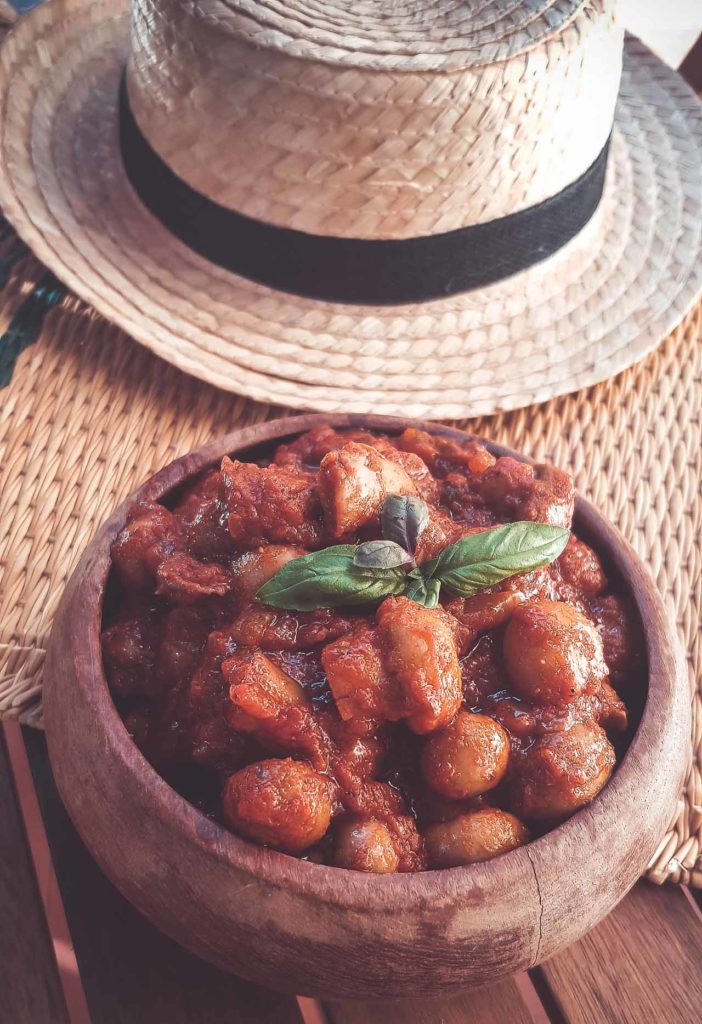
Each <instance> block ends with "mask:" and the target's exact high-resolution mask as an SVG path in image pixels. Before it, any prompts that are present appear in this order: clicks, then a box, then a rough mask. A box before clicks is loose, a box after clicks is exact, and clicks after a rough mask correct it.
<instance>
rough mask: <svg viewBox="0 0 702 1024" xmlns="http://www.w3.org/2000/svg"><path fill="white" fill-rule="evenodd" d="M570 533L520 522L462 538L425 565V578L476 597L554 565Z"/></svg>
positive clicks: (555, 528) (458, 593)
mask: <svg viewBox="0 0 702 1024" xmlns="http://www.w3.org/2000/svg"><path fill="white" fill-rule="evenodd" d="M569 537H570V530H566V529H564V528H563V527H562V526H550V525H548V524H547V523H531V522H518V523H507V524H505V525H504V526H496V527H494V529H492V530H482V531H481V532H480V533H471V534H468V536H467V537H461V539H460V540H459V541H456V543H455V544H451V545H450V546H449V547H447V548H444V550H443V551H442V552H441V554H440V555H439V556H438V557H437V558H434V559H432V561H431V562H425V564H424V565H423V566H422V568H421V572H422V574H423V575H424V577H425V578H426V579H427V580H428V581H429V580H439V581H440V582H441V583H442V584H443V585H444V586H445V587H447V588H448V589H449V590H450V591H451V592H452V593H454V594H457V595H458V596H459V597H474V596H475V594H479V593H480V591H481V590H487V588H488V587H494V586H495V584H497V583H502V581H503V580H506V579H509V578H510V576H518V575H520V574H521V573H524V572H531V571H532V570H533V569H542V568H543V567H544V566H545V565H549V564H550V563H551V562H553V561H554V560H555V559H556V558H558V556H559V555H560V554H561V552H562V551H563V548H564V547H565V546H566V544H567V543H568V538H569Z"/></svg>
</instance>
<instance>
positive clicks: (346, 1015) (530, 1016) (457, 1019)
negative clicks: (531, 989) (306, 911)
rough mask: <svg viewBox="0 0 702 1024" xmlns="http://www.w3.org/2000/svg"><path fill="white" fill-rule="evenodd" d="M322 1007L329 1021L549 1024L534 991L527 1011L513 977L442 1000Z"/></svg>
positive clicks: (333, 1023) (351, 1002)
mask: <svg viewBox="0 0 702 1024" xmlns="http://www.w3.org/2000/svg"><path fill="white" fill-rule="evenodd" d="M522 977H523V978H524V979H526V975H523V976H522ZM526 985H527V986H529V985H530V982H529V981H528V979H526ZM325 1010H326V1013H327V1018H328V1020H329V1024H467V1022H468V1021H470V1022H471V1024H496V1022H500V1024H501V1022H505V1024H506V1022H509V1024H548V1018H547V1017H546V1015H545V1013H544V1012H543V1009H542V1007H541V1004H540V1003H539V1001H538V997H537V996H536V994H535V993H534V997H533V1000H532V1001H531V1012H530V1008H529V1006H528V1005H527V1002H526V1001H525V999H524V998H523V997H522V994H521V992H520V986H519V985H518V984H517V982H516V981H513V980H509V981H503V982H500V983H499V984H497V985H491V986H490V987H489V988H485V989H477V990H476V991H475V992H471V993H469V994H466V995H457V996H449V997H447V998H445V999H425V1000H422V999H399V1000H395V1001H393V1002H384V1001H381V1002H372V1003H371V1002H363V1001H358V1000H348V1001H346V1002H335V1003H326V1004H325Z"/></svg>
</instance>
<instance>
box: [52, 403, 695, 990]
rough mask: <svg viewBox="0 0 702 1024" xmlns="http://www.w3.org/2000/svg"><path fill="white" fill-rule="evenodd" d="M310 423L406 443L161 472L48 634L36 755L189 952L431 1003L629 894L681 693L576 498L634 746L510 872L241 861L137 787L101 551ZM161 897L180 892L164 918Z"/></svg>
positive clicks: (676, 737) (111, 865) (253, 430)
mask: <svg viewBox="0 0 702 1024" xmlns="http://www.w3.org/2000/svg"><path fill="white" fill-rule="evenodd" d="M322 423H333V424H335V425H337V426H365V427H370V428H371V429H384V430H390V431H392V430H402V429H404V427H406V426H408V425H410V424H413V425H416V424H414V423H413V421H409V420H403V419H397V418H396V419H383V418H379V417H360V416H342V415H338V416H313V415H307V416H299V417H294V418H290V419H287V420H278V421H275V422H272V423H271V422H269V423H265V424H259V425H257V426H253V427H248V428H245V429H244V430H241V431H237V432H235V433H234V434H230V435H229V436H227V437H224V438H220V439H218V440H217V441H215V442H212V443H211V444H210V445H207V446H206V447H205V448H203V449H199V450H198V451H196V452H191V453H190V454H188V455H186V456H184V457H183V458H182V459H179V460H177V461H176V462H174V463H171V465H170V466H168V467H166V468H165V469H163V470H162V471H161V472H159V473H157V474H156V475H155V476H154V477H152V478H151V479H150V480H149V481H147V483H146V484H145V485H144V486H143V487H142V488H140V489H139V490H138V491H137V492H135V494H133V495H132V496H131V497H130V498H129V499H127V502H126V503H125V504H123V505H122V506H121V507H120V508H119V509H118V510H117V511H116V512H115V514H114V515H113V516H112V517H111V518H110V519H109V520H108V522H107V523H106V524H105V525H104V527H103V528H102V530H101V531H100V532H99V533H98V535H97V537H96V538H95V540H94V541H93V543H92V544H91V545H90V546H89V547H88V549H87V550H86V553H85V555H84V557H83V559H82V560H81V562H80V563H79V565H78V568H77V569H76V572H75V573H74V575H73V577H72V578H71V581H70V583H69V585H68V587H67V589H66V592H65V594H64V597H63V599H62V602H61V606H60V608H59V611H58V615H57V618H56V620H55V625H54V630H53V634H52V642H51V645H50V650H49V655H48V658H47V662H46V671H45V713H46V728H47V736H48V741H49V751H50V754H51V759H52V764H53V768H54V772H55V775H56V780H57V784H58V787H59V790H60V792H61V795H62V797H63V800H64V802H65V803H66V805H67V807H68V808H69V811H70V813H71V816H72V817H73V820H74V822H75V823H76V825H77V827H78V829H79V831H80V833H81V835H82V837H83V839H84V840H85V842H86V844H87V845H88V847H89V849H90V850H91V852H92V853H93V855H94V856H95V857H96V859H97V860H98V862H99V863H100V864H101V865H102V867H103V868H104V870H105V871H106V873H107V874H108V875H109V877H110V878H111V879H112V880H113V881H114V882H115V884H116V885H117V886H118V887H119V888H120V889H121V891H122V892H123V893H125V895H126V896H127V897H128V899H130V900H131V901H132V902H133V903H134V904H135V905H136V906H137V907H139V908H140V909H141V910H142V911H143V913H145V914H146V915H147V916H149V917H150V918H151V919H152V920H153V921H154V922H155V923H157V924H158V926H159V927H160V928H162V929H163V930H164V931H165V932H166V933H167V934H169V935H171V936H172V937H174V938H175V939H177V940H178V941H179V942H181V943H182V944H184V945H185V946H186V947H187V948H189V949H191V950H192V951H194V952H196V953H198V954H199V955H201V956H203V957H206V958H207V959H209V960H211V961H212V962H213V963H215V964H217V965H218V966H220V967H224V968H226V969H229V970H232V971H235V972H237V973H240V974H242V975H244V976H246V977H249V978H251V979H252V980H254V981H257V982H260V983H263V984H267V985H272V986H275V987H279V988H281V989H286V990H288V991H292V992H298V993H300V992H301V993H303V994H305V995H314V996H318V997H329V998H343V997H363V998H368V997H375V996H383V997H389V996H394V997H403V996H409V995H412V996H414V997H419V996H431V995H439V994H441V995H446V994H449V993H450V992H452V991H459V990H461V989H465V988H466V987H468V986H471V985H479V984H485V983H486V982H492V981H495V980H497V979H499V978H502V977H506V976H507V975H509V974H511V973H512V972H514V971H515V970H524V969H526V968H528V967H531V966H533V965H534V964H535V963H539V962H540V961H541V960H542V959H543V958H544V957H546V956H548V955H550V954H552V953H554V952H556V951H557V950H558V949H559V948H561V947H562V946H564V945H566V944H567V943H568V942H569V941H572V940H573V939H575V938H577V937H579V936H580V935H582V934H583V933H584V932H585V931H586V930H587V928H588V927H591V926H592V925H594V924H595V923H597V921H598V920H600V918H601V917H602V916H603V915H604V914H605V913H607V912H608V911H609V910H610V909H611V908H612V907H613V906H614V905H615V904H616V903H617V901H618V900H619V899H621V897H622V896H623V895H624V893H625V892H626V891H627V890H628V889H629V888H630V887H631V886H632V885H633V884H634V882H635V880H636V878H637V877H638V875H640V873H641V872H642V871H643V869H644V868H645V866H646V863H647V860H648V858H649V857H650V856H651V854H652V853H653V851H654V849H655V847H656V844H657V842H658V839H659V836H660V834H661V833H662V832H663V830H664V828H665V826H666V824H667V821H668V818H669V812H670V807H671V806H672V805H673V803H674V801H675V798H676V796H677V795H678V793H679V791H680V786H681V784H682V778H683V773H684V768H685V762H686V750H685V742H686V738H687V736H688V735H689V714H690V708H689V696H688V688H687V680H686V678H685V675H684V669H683V668H682V666H681V660H680V656H679V651H678V650H677V647H676V645H675V644H674V643H673V642H672V639H671V636H670V628H669V625H668V621H667V619H666V616H665V613H664V611H663V605H662V601H661V599H660V596H659V595H658V593H657V591H656V590H655V587H654V586H653V584H652V581H651V578H650V576H649V574H648V573H647V572H646V571H645V569H644V568H643V566H642V564H641V562H640V561H639V559H638V558H637V557H636V555H635V554H634V552H633V550H632V549H631V547H630V546H629V545H628V544H627V542H626V541H625V540H624V539H623V538H622V537H621V535H620V534H619V533H618V532H617V531H616V530H614V529H613V528H612V527H611V526H610V525H609V524H608V523H607V522H606V520H604V518H603V517H602V516H601V515H600V514H599V513H598V512H597V511H596V510H595V509H594V508H593V507H592V506H591V505H589V504H588V503H587V502H585V501H584V500H583V499H582V498H580V497H579V498H578V499H577V503H576V519H575V522H576V527H577V528H578V529H579V530H580V531H581V532H583V533H584V536H585V538H586V539H587V540H588V541H589V542H590V543H592V544H593V545H594V546H595V548H596V549H597V550H598V551H599V552H600V554H601V555H602V556H603V557H604V559H605V561H606V562H607V563H608V564H609V565H610V566H612V567H613V568H614V569H615V570H616V571H617V572H618V573H619V575H620V577H621V579H622V582H623V585H624V586H625V587H626V588H627V589H628V590H629V592H630V593H631V595H632V597H633V598H634V600H635V602H636V604H637V606H638V609H639V614H640V616H641V620H642V622H643V625H644V634H645V641H646V647H647V654H648V664H649V687H648V696H647V700H646V707H645V709H644V712H643V717H642V720H641V723H640V726H639V728H638V731H637V733H636V735H635V737H634V740H633V741H632V743H631V745H630V747H629V749H628V751H627V754H626V756H625V758H624V760H623V761H622V763H621V764H620V765H619V768H618V770H617V772H616V773H615V775H614V777H613V779H612V781H611V782H610V783H609V785H608V786H607V787H606V788H605V789H604V790H603V792H602V793H601V794H600V795H599V796H598V797H597V799H596V800H595V801H594V802H593V803H592V804H591V805H589V806H588V807H586V808H584V809H583V810H581V811H580V812H579V813H578V814H576V815H574V816H573V817H572V818H570V819H569V820H568V821H567V822H565V823H564V824H563V825H561V826H560V827H559V828H557V829H555V830H554V831H552V832H550V833H549V834H548V835H546V836H545V837H543V838H541V839H539V840H537V841H535V842H533V843H531V844H529V845H527V846H525V847H523V848H521V849H518V850H515V851H513V852H512V853H510V854H508V855H506V856H505V857H498V858H496V859H495V860H493V861H490V862H488V863H484V864H475V865H471V866H470V867H468V868H458V869H454V870H452V871H435V872H428V873H421V874H417V875H394V876H387V877H384V878H382V879H379V878H376V877H372V876H368V875H361V874H359V873H356V872H343V871H339V870H338V869H334V868H329V867H326V866H324V865H318V864H310V863H306V862H302V861H298V860H295V859H294V858H289V857H285V856H284V855H281V854H278V853H276V852H275V851H272V850H268V849H264V848H261V847H255V846H253V845H251V844H249V843H246V842H244V841H242V840H241V839H239V838H238V837H236V836H234V835H232V834H230V833H228V832H227V831H226V830H223V829H222V828H220V827H219V826H218V825H216V824H215V823H214V822H211V821H209V820H208V819H205V818H204V817H203V816H202V815H201V814H200V813H199V812H198V811H196V810H195V809H194V808H193V807H192V806H190V805H189V804H187V803H186V802H185V801H184V800H182V799H181V798H180V797H179V796H178V795H177V794H176V793H174V791H173V790H171V789H170V787H168V786H167V785H166V784H165V783H164V782H163V781H162V780H161V779H160V778H159V777H158V776H157V775H156V773H155V772H154V771H153V770H152V769H151V768H150V766H149V765H148V764H147V762H146V761H145V759H144V758H143V756H142V755H141V753H140V752H139V751H138V750H137V748H136V747H135V745H134V743H133V742H132V740H131V739H130V738H129V736H128V735H127V733H126V730H125V729H124V726H123V724H122V722H121V720H120V718H119V716H118V715H117V712H116V711H115V708H114V705H113V703H112V701H111V699H110V696H109V693H108V690H107V684H106V681H105V677H104V672H103V669H102V658H101V650H100V619H101V606H102V594H103V591H104V587H105V583H106V580H107V576H108V573H109V569H110V557H109V547H110V544H111V542H112V540H113V539H114V537H115V536H116V535H117V533H118V532H119V530H120V529H121V527H122V525H123V523H124V518H125V515H126V510H127V508H128V507H129V506H130V505H131V504H132V503H133V502H135V501H139V500H156V499H159V498H161V497H164V496H166V495H167V494H168V493H169V492H170V491H171V490H172V489H173V488H174V487H177V486H179V485H181V484H182V483H183V481H184V480H187V479H189V478H191V477H192V476H193V475H194V474H196V473H198V472H200V471H202V470H203V469H204V468H206V467H209V466H211V465H215V464H217V463H218V462H219V460H220V459H221V457H222V455H224V454H226V453H240V454H243V453H244V452H246V453H247V456H248V457H251V456H252V454H253V452H254V451H255V452H256V454H257V455H260V453H261V449H260V446H261V445H262V444H266V445H269V444H270V443H271V442H273V441H278V440H280V439H282V438H283V437H290V436H294V435H295V434H296V433H299V432H300V431H302V430H306V429H308V428H309V427H311V426H313V425H318V424H322ZM419 425H420V426H423V427H424V428H425V429H427V430H429V431H430V432H436V433H440V434H443V435H447V436H453V437H458V438H463V439H465V438H466V437H467V436H468V435H466V434H464V433H462V432H460V431H456V430H452V429H451V428H448V427H441V426H438V425H436V424H419ZM257 446H258V447H257ZM492 450H493V451H495V452H496V453H497V454H505V453H510V452H509V449H505V448H503V447H500V446H492ZM511 454H516V453H511ZM96 723H97V725H96ZM86 779H89V780H90V784H89V785H86ZM644 803H645V805H646V808H647V811H646V814H645V815H641V814H639V813H638V808H639V807H640V806H642V805H643V804H644ZM174 878H178V879H182V880H183V882H184V883H185V884H183V885H182V886H181V887H180V890H179V895H180V899H179V901H178V902H177V903H176V902H175V901H174V899H173V879H174ZM233 893H235V894H236V899H235V900H234V899H232V894H233Z"/></svg>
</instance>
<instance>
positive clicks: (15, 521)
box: [0, 227, 702, 886]
mask: <svg viewBox="0 0 702 1024" xmlns="http://www.w3.org/2000/svg"><path fill="white" fill-rule="evenodd" d="M0 234H1V233H0ZM0 286H2V291H0V330H2V331H4V332H5V333H4V335H3V337H2V339H1V340H0V383H2V384H4V387H3V390H2V391H0V395H1V396H2V414H1V420H0V484H1V486H0V566H1V569H0V572H1V573H2V582H1V585H0V715H2V716H5V717H11V718H18V719H20V720H21V721H23V722H27V723H29V724H31V725H35V726H41V721H42V719H41V679H42V665H43V661H44V650H45V646H46V640H47V636H48V634H49V630H50V628H51V620H52V616H53V614H54V611H55V609H56V605H57V602H58V600H59V597H60V594H61V591H62V588H63V586H64V583H65V582H66V579H67V578H68V576H69V574H70V572H71V570H72V568H73V566H74V565H75V563H76V562H77V560H78V557H79V555H80V553H81V551H82V549H83V548H84V546H85V545H86V544H87V542H88V541H89V540H90V538H91V537H92V535H93V534H94V532H95V530H96V529H97V527H98V525H99V524H100V523H101V521H102V520H103V519H104V518H105V516H106V515H107V514H108V513H109V512H111V511H112V509H113V508H114V507H115V505H116V504H117V503H118V502H120V501H121V500H122V498H124V496H125V495H126V494H127V493H128V492H129V491H130V490H132V489H133V488H134V486H135V485H136V484H138V483H139V482H140V481H142V480H143V479H144V478H145V477H147V476H148V475H149V474H150V473H151V472H153V471H154V470H156V469H158V468H159V467H161V466H162V465H163V464H164V463H166V462H168V461H170V460H171V459H172V458H174V457H176V456H178V455H180V454H182V453H183V452H186V451H187V450H188V449H190V448H193V447H195V446H197V445H199V444H201V443H203V442H204V441H206V440H208V439H210V438H212V437H213V436H214V435H217V434H222V433H225V432H227V431H231V430H233V429H235V428H236V427H238V426H241V425H244V424H248V423H253V422H256V421H260V420H263V419H267V418H272V417H275V416H278V415H282V414H283V413H284V412H285V411H286V410H284V409H282V408H280V407H271V406H265V405H261V404H258V403H254V402H251V401H248V400H246V399H243V398H238V397H236V396H233V395H230V394H226V393H224V392H220V391H217V390H215V389H214V388H212V387H210V386H208V385H206V384H203V383H201V382H199V381H196V380H194V379H191V378H189V377H187V376H185V375H184V374H182V373H181V372H179V371H178V370H176V369H175V368H174V367H172V366H170V365H167V364H166V363H164V362H161V361H160V360H159V359H157V358H156V357H155V356H153V355H151V353H150V352H148V351H147V350H146V349H144V348H142V347H141V346H139V345H137V344H136V343H134V342H133V341H131V340H130V339H129V338H128V337H126V336H125V335H124V334H123V333H122V332H121V331H120V330H119V329H117V328H116V327H114V326H112V325H110V324H108V323H107V322H106V321H105V320H103V319H102V318H101V317H99V316H98V315H97V314H95V313H94V312H92V311H90V310H89V309H88V308H87V307H85V306H84V305H83V304H82V303H81V302H79V301H78V300H77V299H76V298H74V297H73V296H70V295H65V294H64V290H63V289H62V287H61V286H60V285H58V282H56V280H55V279H54V278H53V277H52V276H51V275H49V274H47V273H46V271H45V270H44V268H43V267H42V266H41V265H40V264H39V263H38V262H37V261H36V260H35V259H34V258H33V257H32V256H30V255H29V254H27V253H26V251H25V250H24V249H23V247H22V245H21V243H19V242H18V241H17V239H16V236H14V234H13V233H12V232H10V231H9V229H7V227H5V229H4V238H3V239H2V240H0ZM37 286H38V287H37ZM51 307H53V308H51ZM47 310H48V312H47ZM42 320H43V328H42V327H41V323H42ZM701 341H702V306H700V307H698V308H697V309H696V310H695V311H694V312H693V313H691V314H690V315H689V316H688V317H687V319H686V320H685V322H684V323H683V324H682V325H681V326H680V327H679V328H678V329H677V330H676V331H675V332H674V333H673V334H672V335H670V336H669V337H668V338H667V339H666V341H665V342H664V343H663V344H662V345H661V347H660V348H659V349H658V350H657V351H656V352H655V353H654V354H653V355H651V356H649V357H648V358H647V359H646V360H644V361H643V362H642V363H640V364H639V365H638V366H636V367H634V368H632V369H630V370H627V371H626V372H625V373H622V374H620V375H619V376H618V377H616V378H614V379H613V380H611V381H609V382H607V383H605V384H600V385H597V386H596V387H593V388H590V389H589V390H586V391H581V392H579V393H577V394H575V395H569V396H566V397H564V398H560V399H557V400H554V401H551V402H548V403H546V404H543V405H537V406H532V407H530V408H527V409H523V410H520V411H518V412H513V413H509V414H501V415H497V416H492V417H483V418H481V419H477V420H472V421H470V422H469V423H468V424H467V425H468V426H469V427H470V429H472V430H474V431H476V432H477V433H481V434H484V435H485V436H488V437H492V438H494V439H495V440H498V441H503V442H505V443H507V444H509V445H512V446H513V447H515V448H518V449H520V450H522V451H524V452H527V453H529V454H530V455H533V456H535V457H536V458H539V459H549V460H551V461H553V462H555V463H557V464H559V465H561V466H564V467H565V468H568V469H569V470H570V471H571V472H572V473H573V474H574V476H575V479H576V482H577V484H578V487H579V488H580V489H581V490H582V491H583V492H584V493H585V494H586V495H587V496H588V497H590V498H591V499H592V500H593V501H594V502H596V503H597V504H598V505H599V506H600V508H601V509H602V510H603V511H604V512H605V513H606V514H607V515H608V516H609V517H610V518H611V519H612V520H613V521H614V522H615V523H616V524H617V525H618V526H619V527H620V529H622V530H623V532H624V533H625V534H626V535H627V536H628V537H629V538H630V540H631V541H632V542H633V544H634V546H635V547H636V549H637V550H638V552H639V553H640V554H641V555H642V556H643V558H644V559H645V561H646V562H647V563H648V564H649V566H650V567H651V569H652V572H653V574H654V576H655V578H656V579H657V581H658V585H659V587H660V590H661V592H662V593H663V594H664V595H665V599H666V604H667V607H668V610H669V613H670V616H671V619H673V620H675V621H677V624H678V627H679V630H680V634H681V638H682V641H683V643H684V645H685V648H686V650H687V652H688V659H689V667H690V687H691V699H692V701H693V733H694V737H693V745H694V751H695V753H694V760H693V762H692V763H691V765H690V770H689V773H688V777H687V785H686V790H685V793H684V796H683V798H682V799H681V800H680V803H679V806H678V808H677V809H676V811H675V816H674V821H673V823H672V824H671V826H670V829H669V831H668V833H667V835H666V836H665V837H664V839H663V840H662V842H661V844H660V847H659V849H658V851H657V853H656V855H655V857H654V858H653V860H652V862H651V865H650V869H649V877H650V878H651V879H652V880H653V881H655V882H659V883H660V882H662V881H664V880H666V879H672V880H674V881H676V882H685V883H689V884H692V885H698V886H702V857H700V848H701V841H702V776H701V774H700V768H701V767H702V703H701V701H700V690H699V687H700V686H701V685H702V646H701V645H700V631H699V623H700V609H701V607H702V535H701V531H700V526H701V524H702V496H701V494H700V481H701V479H702V466H701V463H702V449H701V445H700V441H701V439H702V344H701ZM462 425H463V424H462ZM642 810H643V809H642Z"/></svg>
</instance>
